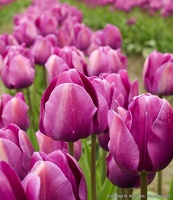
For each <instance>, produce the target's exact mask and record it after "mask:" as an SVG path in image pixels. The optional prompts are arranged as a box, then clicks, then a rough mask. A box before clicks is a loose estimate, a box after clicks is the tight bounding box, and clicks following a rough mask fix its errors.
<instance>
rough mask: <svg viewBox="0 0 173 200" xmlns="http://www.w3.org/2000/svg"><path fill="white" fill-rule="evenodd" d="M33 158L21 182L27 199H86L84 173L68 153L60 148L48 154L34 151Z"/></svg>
mask: <svg viewBox="0 0 173 200" xmlns="http://www.w3.org/2000/svg"><path fill="white" fill-rule="evenodd" d="M33 160H35V162H33V167H32V169H31V171H30V173H29V174H28V175H27V176H26V177H25V179H24V180H23V182H22V184H23V187H24V189H25V191H26V195H27V199H28V200H32V199H36V197H37V199H40V200H44V199H49V200H54V199H56V200H62V199H71V200H76V199H80V200H86V199H87V186H86V181H85V178H84V175H83V173H82V171H81V169H80V167H79V165H78V163H77V161H76V160H75V159H74V158H72V157H71V156H70V155H69V154H66V153H64V152H62V151H60V150H57V151H54V152H52V153H50V154H49V155H43V154H39V153H34V154H33ZM39 180H40V181H39ZM34 186H35V187H34ZM31 194H32V195H31Z"/></svg>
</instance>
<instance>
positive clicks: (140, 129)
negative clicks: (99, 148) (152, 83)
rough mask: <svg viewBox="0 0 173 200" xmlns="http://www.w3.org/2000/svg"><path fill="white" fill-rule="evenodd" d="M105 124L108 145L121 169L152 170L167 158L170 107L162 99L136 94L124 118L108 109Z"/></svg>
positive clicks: (172, 127) (172, 121) (172, 124)
mask: <svg viewBox="0 0 173 200" xmlns="http://www.w3.org/2000/svg"><path fill="white" fill-rule="evenodd" d="M156 105H157V106H156ZM108 124H109V130H110V142H109V145H108V147H109V150H110V153H111V154H112V156H113V158H114V160H115V162H116V163H117V165H118V166H119V167H120V168H121V169H124V170H126V171H128V172H131V173H136V174H138V172H142V171H146V172H149V173H155V172H157V171H160V170H162V169H164V168H165V167H166V166H167V165H168V164H169V163H170V162H171V160H172V155H173V148H172V141H173V111H172V108H171V106H170V104H169V103H168V101H166V100H165V99H160V98H159V97H157V96H154V95H151V94H143V95H139V96H137V97H136V98H135V99H134V100H133V101H132V102H131V104H130V105H129V108H128V112H127V115H126V117H125V118H124V119H122V118H121V117H120V116H119V115H118V114H117V113H115V112H114V111H112V110H110V111H109V114H108ZM127 147H128V148H127Z"/></svg>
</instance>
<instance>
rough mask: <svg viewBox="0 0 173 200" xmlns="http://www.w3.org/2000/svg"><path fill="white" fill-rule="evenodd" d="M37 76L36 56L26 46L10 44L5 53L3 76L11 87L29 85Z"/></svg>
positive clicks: (3, 79) (18, 87) (7, 85)
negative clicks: (35, 67)
mask: <svg viewBox="0 0 173 200" xmlns="http://www.w3.org/2000/svg"><path fill="white" fill-rule="evenodd" d="M34 76H35V69H34V57H33V56H32V53H31V52H30V50H29V49H26V48H25V47H24V46H18V45H15V46H9V47H8V48H7V52H5V53H4V59H3V63H2V67H1V78H2V81H3V83H4V85H5V86H6V87H8V88H9V89H14V88H15V89H21V88H26V87H29V86H30V85H31V84H32V83H33V81H34Z"/></svg>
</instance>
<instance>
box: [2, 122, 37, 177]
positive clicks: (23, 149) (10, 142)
mask: <svg viewBox="0 0 173 200" xmlns="http://www.w3.org/2000/svg"><path fill="white" fill-rule="evenodd" d="M0 146H1V148H0V149H1V154H0V160H4V161H5V162H7V163H9V165H11V166H12V167H13V169H14V170H15V171H16V173H17V174H18V176H19V177H20V178H21V179H23V178H24V177H25V176H26V174H27V173H28V171H29V170H30V161H31V157H32V154H33V152H34V148H33V146H32V144H31V142H30V140H29V138H28V136H27V134H26V132H24V131H23V130H21V129H20V128H19V127H18V126H16V125H15V124H10V125H9V126H7V128H1V129H0Z"/></svg>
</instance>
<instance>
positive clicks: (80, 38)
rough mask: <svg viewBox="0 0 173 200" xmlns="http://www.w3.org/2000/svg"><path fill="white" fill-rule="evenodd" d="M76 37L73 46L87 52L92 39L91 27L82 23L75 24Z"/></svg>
mask: <svg viewBox="0 0 173 200" xmlns="http://www.w3.org/2000/svg"><path fill="white" fill-rule="evenodd" d="M73 30H74V33H73V34H74V36H73V40H72V44H73V45H74V46H76V47H77V48H78V49H80V50H82V51H85V50H86V49H87V48H88V47H89V45H90V43H91V37H92V31H91V29H90V28H89V27H87V26H86V25H84V24H81V23H75V24H74V27H73Z"/></svg>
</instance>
